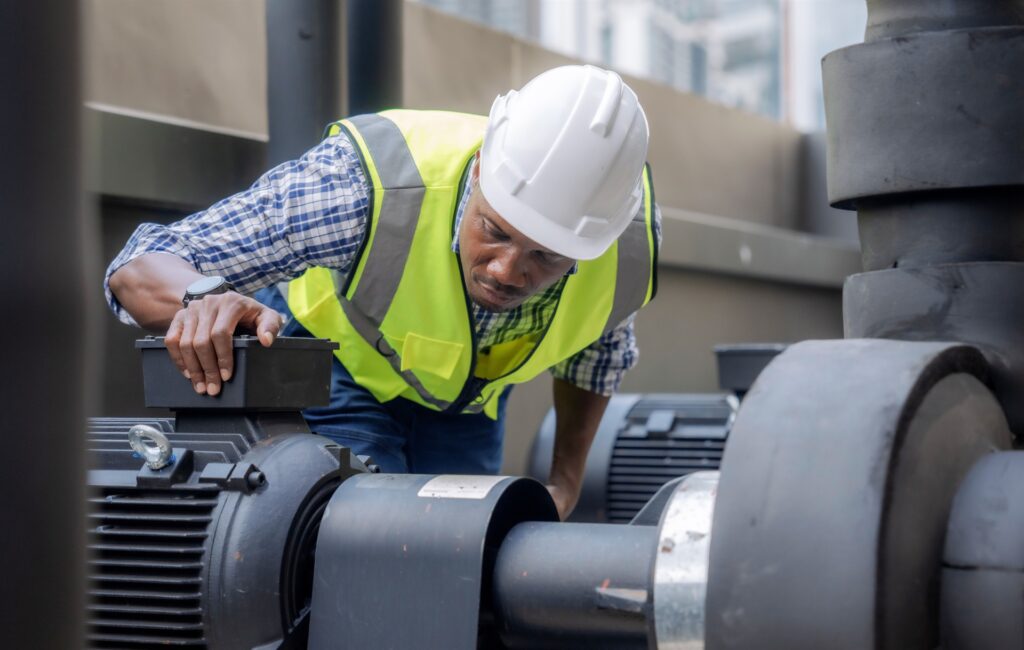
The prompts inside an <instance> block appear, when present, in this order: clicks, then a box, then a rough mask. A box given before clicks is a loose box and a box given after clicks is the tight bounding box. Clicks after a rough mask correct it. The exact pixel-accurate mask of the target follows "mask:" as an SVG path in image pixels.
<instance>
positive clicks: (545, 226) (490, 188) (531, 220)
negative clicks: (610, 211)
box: [480, 165, 629, 260]
mask: <svg viewBox="0 0 1024 650" xmlns="http://www.w3.org/2000/svg"><path fill="white" fill-rule="evenodd" d="M481 167H483V169H481V170H480V191H481V192H483V196H484V198H485V199H487V202H488V203H489V204H490V206H491V207H492V208H494V210H495V212H497V213H498V215H499V216H500V217H501V218H502V219H504V220H505V221H507V222H508V223H509V225H511V226H512V227H513V228H515V229H516V230H517V231H519V232H520V233H522V234H523V235H524V236H525V237H528V238H529V239H531V240H533V241H534V242H535V243H537V244H538V245H540V246H543V247H544V248H547V249H548V250H551V251H554V252H555V253H558V254H559V255H562V256H564V257H568V258H570V259H574V260H592V259H596V258H598V257H600V256H601V255H603V254H604V252H605V251H607V250H608V248H609V247H610V246H611V245H612V243H613V242H614V241H615V240H616V239H617V238H618V236H619V235H620V234H622V232H621V230H620V231H618V232H615V231H610V232H608V233H606V234H604V235H603V236H601V237H597V238H594V237H586V238H585V237H580V236H579V235H577V234H576V233H574V232H573V231H571V230H569V229H568V228H563V227H562V226H559V225H558V224H557V223H556V222H555V221H554V220H552V219H549V218H546V217H545V216H544V215H542V214H540V213H538V212H537V211H536V210H534V209H533V208H531V207H530V206H528V205H526V204H525V203H523V202H522V201H520V200H518V199H516V197H514V196H512V195H510V194H509V193H508V192H505V191H503V190H502V188H501V185H500V183H497V182H493V180H492V179H491V177H490V174H488V173H487V171H488V170H487V169H486V166H485V165H482V166H481ZM628 223H629V221H628V220H626V221H625V223H624V224H623V230H624V229H625V226H626V225H628Z"/></svg>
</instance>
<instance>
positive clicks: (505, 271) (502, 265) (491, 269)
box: [487, 246, 526, 289]
mask: <svg viewBox="0 0 1024 650" xmlns="http://www.w3.org/2000/svg"><path fill="white" fill-rule="evenodd" d="M524 263H525V260H524V258H523V255H522V252H521V251H519V250H518V249H516V248H515V247H514V246H509V247H507V248H504V249H503V250H502V251H501V253H499V254H498V255H495V256H494V257H492V258H491V261H490V263H489V264H488V265H487V272H488V273H490V274H491V277H492V278H494V279H495V280H497V281H498V282H500V283H501V284H503V285H506V286H509V287H515V288H517V289H522V288H523V287H525V286H526V268H525V265H524Z"/></svg>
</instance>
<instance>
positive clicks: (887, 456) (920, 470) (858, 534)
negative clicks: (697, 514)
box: [706, 340, 1010, 650]
mask: <svg viewBox="0 0 1024 650" xmlns="http://www.w3.org/2000/svg"><path fill="white" fill-rule="evenodd" d="M985 375H986V365H985V361H984V358H983V357H982V355H981V353H980V352H978V351H977V350H975V349H974V348H971V347H967V346H963V345H957V344H950V343H908V342H899V341H882V340H846V341H808V342H804V343H800V344H797V345H794V346H792V347H790V348H789V350H787V351H786V352H785V353H783V354H782V355H780V356H779V357H778V358H777V359H776V360H775V361H774V362H773V363H772V364H771V365H770V366H768V368H767V369H766V370H765V371H764V373H763V374H762V375H761V376H760V377H759V378H758V380H757V383H756V384H755V385H754V387H753V390H752V391H751V392H750V393H749V394H748V395H747V398H746V401H745V402H744V404H743V406H742V407H741V409H740V412H739V415H738V417H737V419H736V423H735V425H734V427H733V431H732V437H731V438H730V443H729V447H728V448H727V450H726V454H725V459H724V462H723V466H722V474H721V481H720V484H719V490H718V498H717V503H716V506H715V514H714V535H713V537H712V539H711V551H710V567H709V582H708V598H707V613H706V616H707V623H706V633H707V642H706V643H707V647H708V648H709V649H710V650H725V649H731V650H752V649H754V648H758V649H761V650H764V649H768V650H772V649H778V650H804V649H806V650H811V649H814V650H819V649H820V648H830V649H846V648H849V649H851V650H852V649H857V650H865V649H867V648H875V649H882V648H884V649H890V650H896V649H899V650H924V649H926V648H933V647H935V645H936V644H937V642H938V627H939V626H938V595H939V594H938V578H939V573H940V566H941V558H942V540H943V536H944V533H945V527H946V522H947V519H948V514H949V509H950V503H951V501H952V499H953V495H954V492H955V490H956V487H957V485H958V484H959V482H960V480H961V478H962V477H963V475H964V474H965V473H966V472H967V470H968V468H969V467H970V466H971V465H972V464H973V463H974V462H975V461H976V460H977V459H978V458H979V457H981V456H983V455H985V454H987V453H989V452H991V451H993V450H999V449H1006V448H1007V447H1009V445H1010V434H1009V431H1008V429H1007V425H1006V421H1005V418H1004V416H1003V413H1002V411H1001V409H1000V407H999V405H998V403H997V402H996V400H995V398H994V397H993V396H992V395H991V394H990V393H989V391H988V389H987V388H986V387H985V385H984V383H983V382H984V378H985Z"/></svg>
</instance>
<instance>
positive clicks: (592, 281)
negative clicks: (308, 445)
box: [287, 110, 656, 418]
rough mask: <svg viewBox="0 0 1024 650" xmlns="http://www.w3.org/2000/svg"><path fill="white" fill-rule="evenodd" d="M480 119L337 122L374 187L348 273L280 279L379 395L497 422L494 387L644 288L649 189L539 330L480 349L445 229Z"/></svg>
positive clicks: (619, 309)
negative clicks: (360, 245) (624, 225)
mask: <svg viewBox="0 0 1024 650" xmlns="http://www.w3.org/2000/svg"><path fill="white" fill-rule="evenodd" d="M485 124H486V118H482V117H479V116H472V115H464V114H458V113H447V112H439V111H405V110H399V111H386V112H384V113H381V114H375V115H361V116H357V117H354V118H351V119H349V120H343V121H342V122H340V123H338V125H336V127H333V128H332V132H336V131H337V130H344V131H345V132H346V133H347V135H348V136H349V137H350V138H351V139H352V141H353V143H354V144H355V145H356V149H357V150H358V151H359V153H360V156H361V159H362V162H363V165H364V170H365V171H366V174H367V178H368V180H369V181H370V183H371V185H372V187H373V190H372V197H371V219H370V224H369V228H368V229H367V231H368V232H367V234H366V242H365V244H364V247H363V250H362V252H361V254H360V255H359V258H358V261H357V263H356V264H355V266H354V268H353V270H352V272H351V273H350V276H349V277H348V278H342V277H341V276H340V274H338V273H334V272H331V271H328V270H326V269H311V270H310V271H308V272H307V273H306V274H305V275H303V276H302V277H301V278H299V279H298V280H295V281H293V282H292V283H290V285H289V288H288V292H287V299H288V303H289V307H290V308H291V309H292V312H293V313H294V314H295V317H296V318H297V319H298V320H299V322H301V323H302V324H303V325H304V326H305V327H306V328H307V329H308V330H309V331H310V332H312V333H313V334H314V335H316V336H320V337H324V338H331V339H333V340H335V341H338V342H339V343H340V344H341V348H340V349H339V350H338V351H337V352H336V354H337V355H338V358H339V360H340V361H341V362H342V363H343V364H345V366H346V368H347V369H348V370H349V372H350V373H351V374H352V376H353V378H354V379H355V380H356V381H357V382H358V383H359V384H360V385H362V386H364V387H366V388H367V389H368V390H370V392H372V393H373V394H374V395H375V396H376V397H377V398H378V399H380V400H381V401H388V400H390V399H393V398H394V397H397V396H403V397H406V398H408V399H412V400H414V401H417V402H419V403H421V404H424V405H425V406H428V407H430V408H433V409H436V410H458V411H462V412H470V413H472V412H481V411H483V412H485V413H487V414H488V415H489V416H490V417H492V418H493V417H496V416H497V399H494V398H495V396H496V395H498V394H500V391H501V390H503V389H504V387H505V386H506V385H507V384H509V383H520V382H523V381H527V380H529V379H531V378H533V377H534V376H536V375H537V374H540V373H541V372H543V371H544V370H546V369H547V368H549V367H550V366H552V365H554V364H555V363H558V362H559V361H561V360H563V359H566V358H568V357H569V356H571V355H572V354H575V353H576V352H578V351H579V350H581V349H583V348H584V347H586V345H588V344H590V343H592V342H593V341H594V340H596V339H597V338H598V337H599V336H600V335H601V334H602V333H603V332H606V331H608V330H610V329H612V328H614V327H615V326H616V325H618V324H619V323H620V322H621V321H622V320H624V319H625V318H626V317H627V316H628V315H629V314H630V313H632V312H633V311H635V310H637V309H639V308H640V307H641V306H643V305H644V304H645V303H646V302H648V301H649V300H650V299H651V298H652V297H653V293H654V288H655V283H654V268H655V262H656V251H655V249H654V236H653V232H652V228H653V205H654V204H653V197H652V192H651V185H650V174H649V171H648V170H646V169H645V172H644V181H645V183H644V190H645V192H644V194H645V196H644V202H643V206H642V208H641V211H640V213H638V215H637V216H636V217H635V218H634V219H633V221H632V222H631V223H630V224H629V226H628V227H627V229H626V231H625V233H624V234H623V235H622V236H621V237H620V239H619V241H618V242H617V243H616V244H614V245H613V246H612V248H610V249H609V250H608V251H607V252H606V253H605V255H603V256H601V257H599V258H597V259H596V260H591V261H586V262H580V264H579V267H578V272H577V273H576V274H575V275H573V276H570V277H569V278H568V279H567V280H566V283H565V286H564V288H563V291H562V295H561V297H560V298H559V303H558V306H557V307H556V309H555V314H554V315H553V317H552V319H551V323H550V324H549V327H548V329H547V330H546V331H544V332H537V333H533V334H530V335H527V336H525V337H523V338H521V339H517V340H515V341H511V342H506V343H502V344H500V345H496V346H492V347H491V348H490V349H489V350H488V351H487V353H486V354H485V353H484V352H480V353H477V351H476V350H475V349H474V344H475V341H474V340H473V334H472V331H471V323H470V315H469V313H470V312H469V307H468V299H467V298H466V294H465V292H464V289H463V286H462V271H461V267H460V266H459V261H458V256H457V255H456V254H455V253H453V252H452V251H451V239H452V236H453V233H452V224H453V220H454V216H455V210H456V209H457V206H458V201H459V198H460V188H461V181H462V180H463V178H464V175H465V172H466V170H467V169H468V164H469V162H470V161H471V159H472V157H473V155H474V154H475V153H476V151H477V150H478V149H479V147H480V140H481V138H482V134H483V131H484V127H485Z"/></svg>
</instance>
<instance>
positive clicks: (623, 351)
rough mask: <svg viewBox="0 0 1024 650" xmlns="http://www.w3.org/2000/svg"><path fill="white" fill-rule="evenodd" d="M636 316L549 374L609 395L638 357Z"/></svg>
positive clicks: (657, 234)
mask: <svg viewBox="0 0 1024 650" xmlns="http://www.w3.org/2000/svg"><path fill="white" fill-rule="evenodd" d="M654 243H655V246H657V247H658V249H659V250H660V249H661V209H660V208H659V207H658V206H657V205H655V206H654ZM635 319H636V312H634V313H632V314H630V315H629V316H628V317H627V318H626V319H625V320H624V321H622V322H621V323H619V325H617V326H616V327H615V328H613V329H611V330H609V331H608V332H606V333H605V334H604V335H603V336H601V338H599V339H598V340H596V341H594V342H593V343H591V344H590V345H589V346H587V347H585V348H583V349H582V350H580V351H579V352H577V353H576V354H575V355H573V356H571V357H569V358H568V359H566V360H565V361H562V362H560V363H558V364H557V365H555V366H553V367H552V368H551V374H552V375H553V376H554V377H555V378H557V379H562V380H564V381H567V382H569V383H571V384H573V385H574V386H577V387H579V388H582V389H583V390H588V391H590V392H592V393H597V394H599V395H605V396H609V395H612V394H613V393H615V392H616V391H617V390H619V385H620V384H621V383H622V380H623V378H624V377H625V376H626V373H627V372H628V371H629V370H631V369H632V368H633V366H635V365H636V363H637V361H639V359H640V348H639V346H638V345H637V343H636V332H635V330H634V326H633V321H634V320H635Z"/></svg>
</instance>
